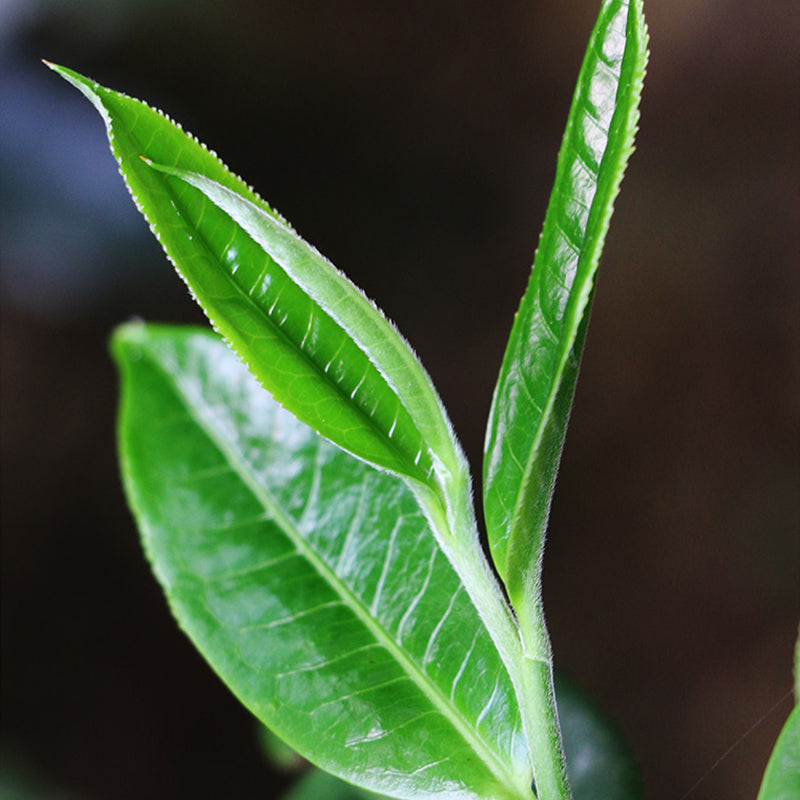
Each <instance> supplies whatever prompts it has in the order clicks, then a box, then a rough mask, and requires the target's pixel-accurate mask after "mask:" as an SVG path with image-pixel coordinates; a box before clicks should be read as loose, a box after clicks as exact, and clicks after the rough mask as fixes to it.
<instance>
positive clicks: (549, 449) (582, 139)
mask: <svg viewBox="0 0 800 800" xmlns="http://www.w3.org/2000/svg"><path fill="white" fill-rule="evenodd" d="M646 57H647V35H646V30H645V26H644V19H643V16H642V6H641V0H631V2H628V0H606V2H604V4H603V7H602V10H601V12H600V16H599V19H598V21H597V24H596V26H595V29H594V31H593V33H592V36H591V40H590V42H589V47H588V49H587V53H586V57H585V60H584V63H583V66H582V68H581V72H580V77H579V79H578V84H577V88H576V91H575V96H574V99H573V102H572V107H571V110H570V114H569V118H568V122H567V128H566V132H565V134H564V140H563V143H562V147H561V152H560V154H559V158H558V165H557V168H556V179H555V185H554V188H553V193H552V196H551V199H550V204H549V207H548V210H547V215H546V219H545V224H544V229H543V231H542V237H541V240H540V242H539V248H538V251H537V253H536V258H535V261H534V265H533V270H532V274H531V278H530V282H529V284H528V287H527V290H526V293H525V295H524V297H523V299H522V302H521V304H520V307H519V312H518V314H517V316H516V318H515V321H514V325H513V329H512V332H511V337H510V339H509V342H508V346H507V349H506V353H505V357H504V360H503V364H502V367H501V370H500V376H499V378H498V382H497V386H496V388H495V394H494V399H493V403H492V410H491V415H490V419H489V425H488V428H487V435H486V445H485V456H484V487H483V491H484V508H485V514H486V523H487V529H488V536H489V545H490V549H491V553H492V557H493V559H494V562H495V564H496V566H497V569H498V571H499V573H500V575H501V577H502V578H503V580H504V581H505V584H506V588H507V589H508V593H509V596H510V598H511V601H512V604H514V606H515V608H516V611H517V613H518V614H519V615H520V618H521V622H522V625H523V631H524V629H525V624H526V622H525V620H526V618H527V616H528V615H531V614H534V613H535V608H534V607H535V606H536V605H537V604H538V600H539V598H538V590H539V575H540V570H541V557H542V548H543V544H544V534H545V526H546V523H547V516H548V513H549V508H550V500H551V497H552V493H553V487H554V483H555V475H556V470H557V468H558V462H559V459H560V455H561V449H562V445H563V439H564V431H565V427H566V423H567V418H568V416H569V409H570V404H571V402H572V395H573V391H574V386H575V380H576V376H577V371H578V362H579V358H580V351H581V348H582V345H583V337H584V333H585V328H586V322H587V316H588V313H589V305H590V302H591V297H592V291H593V285H594V275H595V271H596V269H597V264H598V260H599V257H600V251H601V249H602V245H603V240H604V238H605V234H606V230H607V229H608V224H609V220H610V217H611V211H612V204H613V201H614V198H615V196H616V194H617V191H618V189H619V184H620V180H621V179H622V173H623V171H624V168H625V165H626V162H627V159H628V156H629V155H630V153H631V151H632V148H633V136H634V131H635V127H636V122H637V119H638V110H637V109H638V103H639V96H640V93H641V87H642V80H643V76H644V68H645V63H646ZM528 644H529V647H530V645H531V643H530V642H529V643H528ZM541 655H545V656H546V654H545V653H542V654H541Z"/></svg>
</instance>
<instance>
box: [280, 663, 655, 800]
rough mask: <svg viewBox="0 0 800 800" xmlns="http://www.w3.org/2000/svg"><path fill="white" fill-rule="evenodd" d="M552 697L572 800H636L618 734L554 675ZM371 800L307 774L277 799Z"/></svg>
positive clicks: (636, 785) (637, 784) (634, 777)
mask: <svg viewBox="0 0 800 800" xmlns="http://www.w3.org/2000/svg"><path fill="white" fill-rule="evenodd" d="M556 698H557V700H558V713H559V719H560V721H561V728H562V731H563V734H564V750H565V751H566V755H567V771H568V773H569V776H570V785H571V788H572V792H573V796H574V800H642V797H643V796H644V795H643V791H642V778H641V773H640V770H639V767H638V765H637V763H636V760H635V758H634V757H633V755H632V753H631V751H630V749H629V748H628V746H627V745H626V743H625V742H624V741H623V740H622V737H621V736H620V734H619V731H618V730H617V729H616V727H615V726H614V725H613V724H612V723H611V722H610V721H609V720H608V718H607V717H606V716H605V715H604V714H603V713H602V712H601V711H599V710H598V708H597V706H596V705H595V704H594V703H593V702H592V701H591V700H589V699H588V698H587V697H586V695H584V694H583V692H581V691H580V690H579V689H577V687H575V686H574V685H573V684H572V683H571V682H570V681H568V680H567V679H566V678H564V677H563V675H559V674H558V673H557V674H556ZM321 797H322V798H325V799H326V800H334V799H335V800H365V799H366V800H374V798H378V797H379V795H375V794H371V793H368V792H365V791H364V790H363V789H358V788H357V787H355V786H351V785H349V784H346V783H344V782H342V781H340V780H339V779H338V778H334V777H333V776H332V775H327V774H325V773H324V772H320V771H319V770H312V771H310V772H309V773H307V774H306V775H304V776H303V777H302V778H301V779H300V780H299V781H298V782H297V784H296V785H295V786H294V787H293V788H292V789H291V791H290V792H289V793H288V794H286V795H285V796H284V799H283V800H318V798H321Z"/></svg>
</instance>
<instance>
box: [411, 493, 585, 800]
mask: <svg viewBox="0 0 800 800" xmlns="http://www.w3.org/2000/svg"><path fill="white" fill-rule="evenodd" d="M462 480H463V483H461V485H458V486H456V485H452V484H451V485H449V486H447V489H446V490H445V496H446V498H448V499H449V500H451V501H452V500H453V499H455V500H456V502H455V503H452V502H449V503H448V502H446V503H445V506H444V507H443V506H442V505H441V498H440V497H439V496H437V495H434V494H433V493H431V492H430V490H428V489H427V487H426V489H424V490H423V489H422V488H421V487H420V486H419V485H417V486H415V487H414V488H415V491H416V494H417V497H418V498H419V500H420V501H421V504H422V506H423V507H424V508H425V509H426V511H427V516H428V519H429V521H430V522H431V524H432V526H433V529H434V531H435V532H436V535H437V539H438V540H439V542H440V543H441V545H442V547H443V549H444V551H445V552H446V553H447V555H448V558H449V559H450V562H451V563H452V565H453V567H454V568H455V570H456V572H457V573H458V575H459V577H460V578H461V580H462V582H463V583H464V588H465V589H466V590H467V592H468V594H469V595H470V598H471V599H472V602H473V604H474V605H475V608H476V609H477V611H478V613H479V615H480V616H481V619H483V621H484V624H485V625H486V628H487V630H488V632H489V635H490V636H491V638H492V640H493V641H494V644H495V646H496V647H497V650H498V652H499V653H500V657H501V658H502V660H503V662H504V663H505V666H506V669H507V670H508V674H509V677H510V679H511V682H512V684H513V686H514V690H515V692H516V695H517V702H518V703H519V710H520V716H521V719H522V725H523V729H524V731H525V736H526V739H527V742H528V753H529V757H530V760H531V765H532V768H533V774H534V784H535V787H536V797H537V798H538V800H572V792H571V790H570V788H569V783H568V781H567V775H566V760H565V757H564V748H563V745H562V740H561V729H560V726H559V723H558V711H557V709H556V700H555V691H554V689H553V670H552V655H551V648H550V640H549V638H548V635H547V629H546V627H545V623H544V615H543V613H542V610H541V603H538V604H537V607H536V608H532V609H530V615H529V617H528V618H527V619H520V620H519V623H518V622H517V620H516V619H515V617H514V613H513V612H512V610H511V607H510V606H509V604H508V602H507V601H506V599H505V597H504V595H503V592H502V590H501V589H500V585H499V583H498V581H497V579H496V578H495V576H494V574H493V572H492V570H491V567H490V566H489V563H488V561H487V560H486V557H485V555H484V553H483V550H482V549H481V547H480V544H479V539H478V532H477V524H476V521H475V514H474V510H473V506H472V501H471V496H470V492H469V486H468V483H467V482H466V479H462Z"/></svg>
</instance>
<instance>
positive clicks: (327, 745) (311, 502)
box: [113, 324, 530, 800]
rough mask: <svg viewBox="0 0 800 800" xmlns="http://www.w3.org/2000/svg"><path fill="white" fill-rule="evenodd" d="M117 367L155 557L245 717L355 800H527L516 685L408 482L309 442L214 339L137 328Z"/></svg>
mask: <svg viewBox="0 0 800 800" xmlns="http://www.w3.org/2000/svg"><path fill="white" fill-rule="evenodd" d="M113 351H114V354H115V357H116V359H117V361H118V363H119V366H120V369H121V372H122V376H123V386H122V391H123V397H122V405H121V412H120V428H119V436H120V449H121V452H122V461H123V474H124V478H125V485H126V489H127V493H128V498H129V501H130V504H131V506H132V508H133V509H134V512H135V515H136V517H137V520H138V523H139V527H140V530H141V533H142V537H143V540H144V545H145V548H146V551H147V553H148V556H149V558H150V561H151V562H152V565H153V568H154V571H155V573H156V575H157V577H158V579H159V581H160V582H161V584H162V586H163V588H164V590H165V592H166V594H167V597H168V599H169V602H170V605H171V607H172V610H173V613H174V614H175V616H176V617H177V619H178V621H179V623H180V624H181V626H182V627H183V628H184V630H185V631H186V632H187V634H188V635H189V636H190V638H191V639H192V640H193V641H194V642H195V644H196V646H197V647H198V648H199V650H200V651H201V652H202V653H203V655H204V656H205V658H206V659H207V660H208V661H209V663H210V664H211V665H212V667H213V668H214V669H215V670H216V671H217V672H218V674H219V675H220V676H221V677H222V678H223V680H224V681H225V682H226V683H227V684H228V686H230V688H231V689H232V690H233V691H234V693H235V694H236V695H237V696H238V697H239V698H240V699H241V700H242V702H243V703H244V704H245V705H246V706H247V707H248V708H250V709H251V711H253V713H254V714H255V715H256V716H257V717H259V719H261V720H262V721H263V722H264V723H265V724H266V725H268V726H269V727H271V728H272V729H273V730H275V732H276V733H277V734H278V735H279V736H280V737H281V738H282V739H283V740H284V741H285V742H287V743H288V744H289V745H291V746H292V747H294V748H295V749H296V750H297V751H298V752H300V753H301V754H302V755H304V756H305V757H306V758H308V759H309V760H311V761H312V762H314V763H316V764H318V765H319V766H321V767H323V768H324V769H326V770H329V771H331V772H333V773H335V774H337V775H339V776H341V777H344V778H346V779H348V780H350V781H353V782H355V783H357V784H359V785H361V786H363V787H366V788H370V789H374V790H376V791H380V792H384V793H387V794H392V795H393V796H397V797H431V798H435V797H442V798H444V797H447V798H475V800H477V799H478V798H481V800H490V799H491V798H497V799H498V800H500V798H526V797H527V798H529V797H530V790H529V785H530V774H529V768H528V762H527V753H526V746H525V741H524V738H523V736H522V734H521V731H520V726H521V723H520V719H519V712H518V709H517V704H516V701H515V697H514V693H513V690H512V687H511V683H510V680H509V678H508V675H507V673H506V671H505V669H504V667H503V664H502V662H501V661H500V658H499V656H498V653H497V650H496V649H495V647H494V645H493V643H492V641H491V639H490V637H489V636H488V634H487V631H486V629H485V627H484V626H483V624H482V623H481V621H480V618H479V617H478V615H477V613H476V611H475V609H474V607H473V605H472V603H471V601H470V599H469V597H468V595H467V593H466V591H465V590H464V586H463V584H462V583H461V582H460V580H459V579H458V577H457V576H456V574H455V573H454V571H453V569H452V567H451V566H450V564H449V562H448V560H447V558H446V557H445V556H444V555H443V553H442V551H441V550H440V548H439V545H438V544H437V542H436V540H435V538H434V536H433V535H432V533H431V531H430V528H429V526H428V523H427V522H426V519H425V517H424V516H423V514H422V513H421V511H420V509H419V507H418V504H417V501H416V500H415V497H414V495H413V494H412V493H411V492H410V490H409V489H408V488H407V486H406V484H405V482H404V481H403V480H401V479H400V478H398V477H396V476H393V475H390V474H388V473H386V472H381V471H378V470H375V469H372V468H371V467H369V466H368V465H366V464H365V463H364V462H363V461H360V460H358V459H355V458H353V457H352V456H350V455H348V454H347V453H345V452H344V451H342V450H341V449H339V448H337V447H334V446H333V445H331V444H330V443H328V442H327V441H325V440H324V439H323V438H321V437H320V436H318V435H317V434H315V433H314V432H313V431H311V430H310V429H309V428H307V427H306V426H305V425H302V424H301V423H299V422H298V421H297V420H296V419H295V418H294V417H293V416H292V415H291V414H289V413H287V412H286V411H284V410H283V409H281V408H280V407H279V406H278V404H277V403H275V402H274V400H272V398H270V397H269V395H268V394H267V393H266V392H264V391H263V390H262V389H261V387H260V386H259V385H258V384H257V383H256V381H255V380H254V379H253V378H252V376H251V374H250V373H249V372H248V371H247V369H246V368H245V367H244V366H243V365H242V364H241V362H239V360H238V359H237V358H236V356H235V355H234V354H233V353H232V352H231V351H230V350H229V349H228V348H227V347H226V346H225V345H224V344H223V343H222V342H221V341H220V340H219V339H218V338H217V337H215V336H213V335H212V334H210V333H203V332H200V331H195V330H194V329H190V330H186V329H174V328H164V327H146V326H144V325H142V324H133V325H129V326H126V327H124V328H122V329H120V330H119V331H118V332H117V334H116V336H115V338H114V342H113Z"/></svg>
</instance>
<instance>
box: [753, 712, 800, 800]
mask: <svg viewBox="0 0 800 800" xmlns="http://www.w3.org/2000/svg"><path fill="white" fill-rule="evenodd" d="M798 797H800V706H797V705H796V706H795V707H794V708H793V709H792V711H791V713H790V714H789V718H788V719H787V720H786V723H785V725H784V726H783V730H782V731H781V733H780V736H778V741H777V742H776V743H775V749H774V750H773V751H772V755H771V756H770V759H769V763H768V764H767V769H766V771H765V772H764V780H763V781H762V783H761V789H760V791H759V792H758V800H797V798H798Z"/></svg>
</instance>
